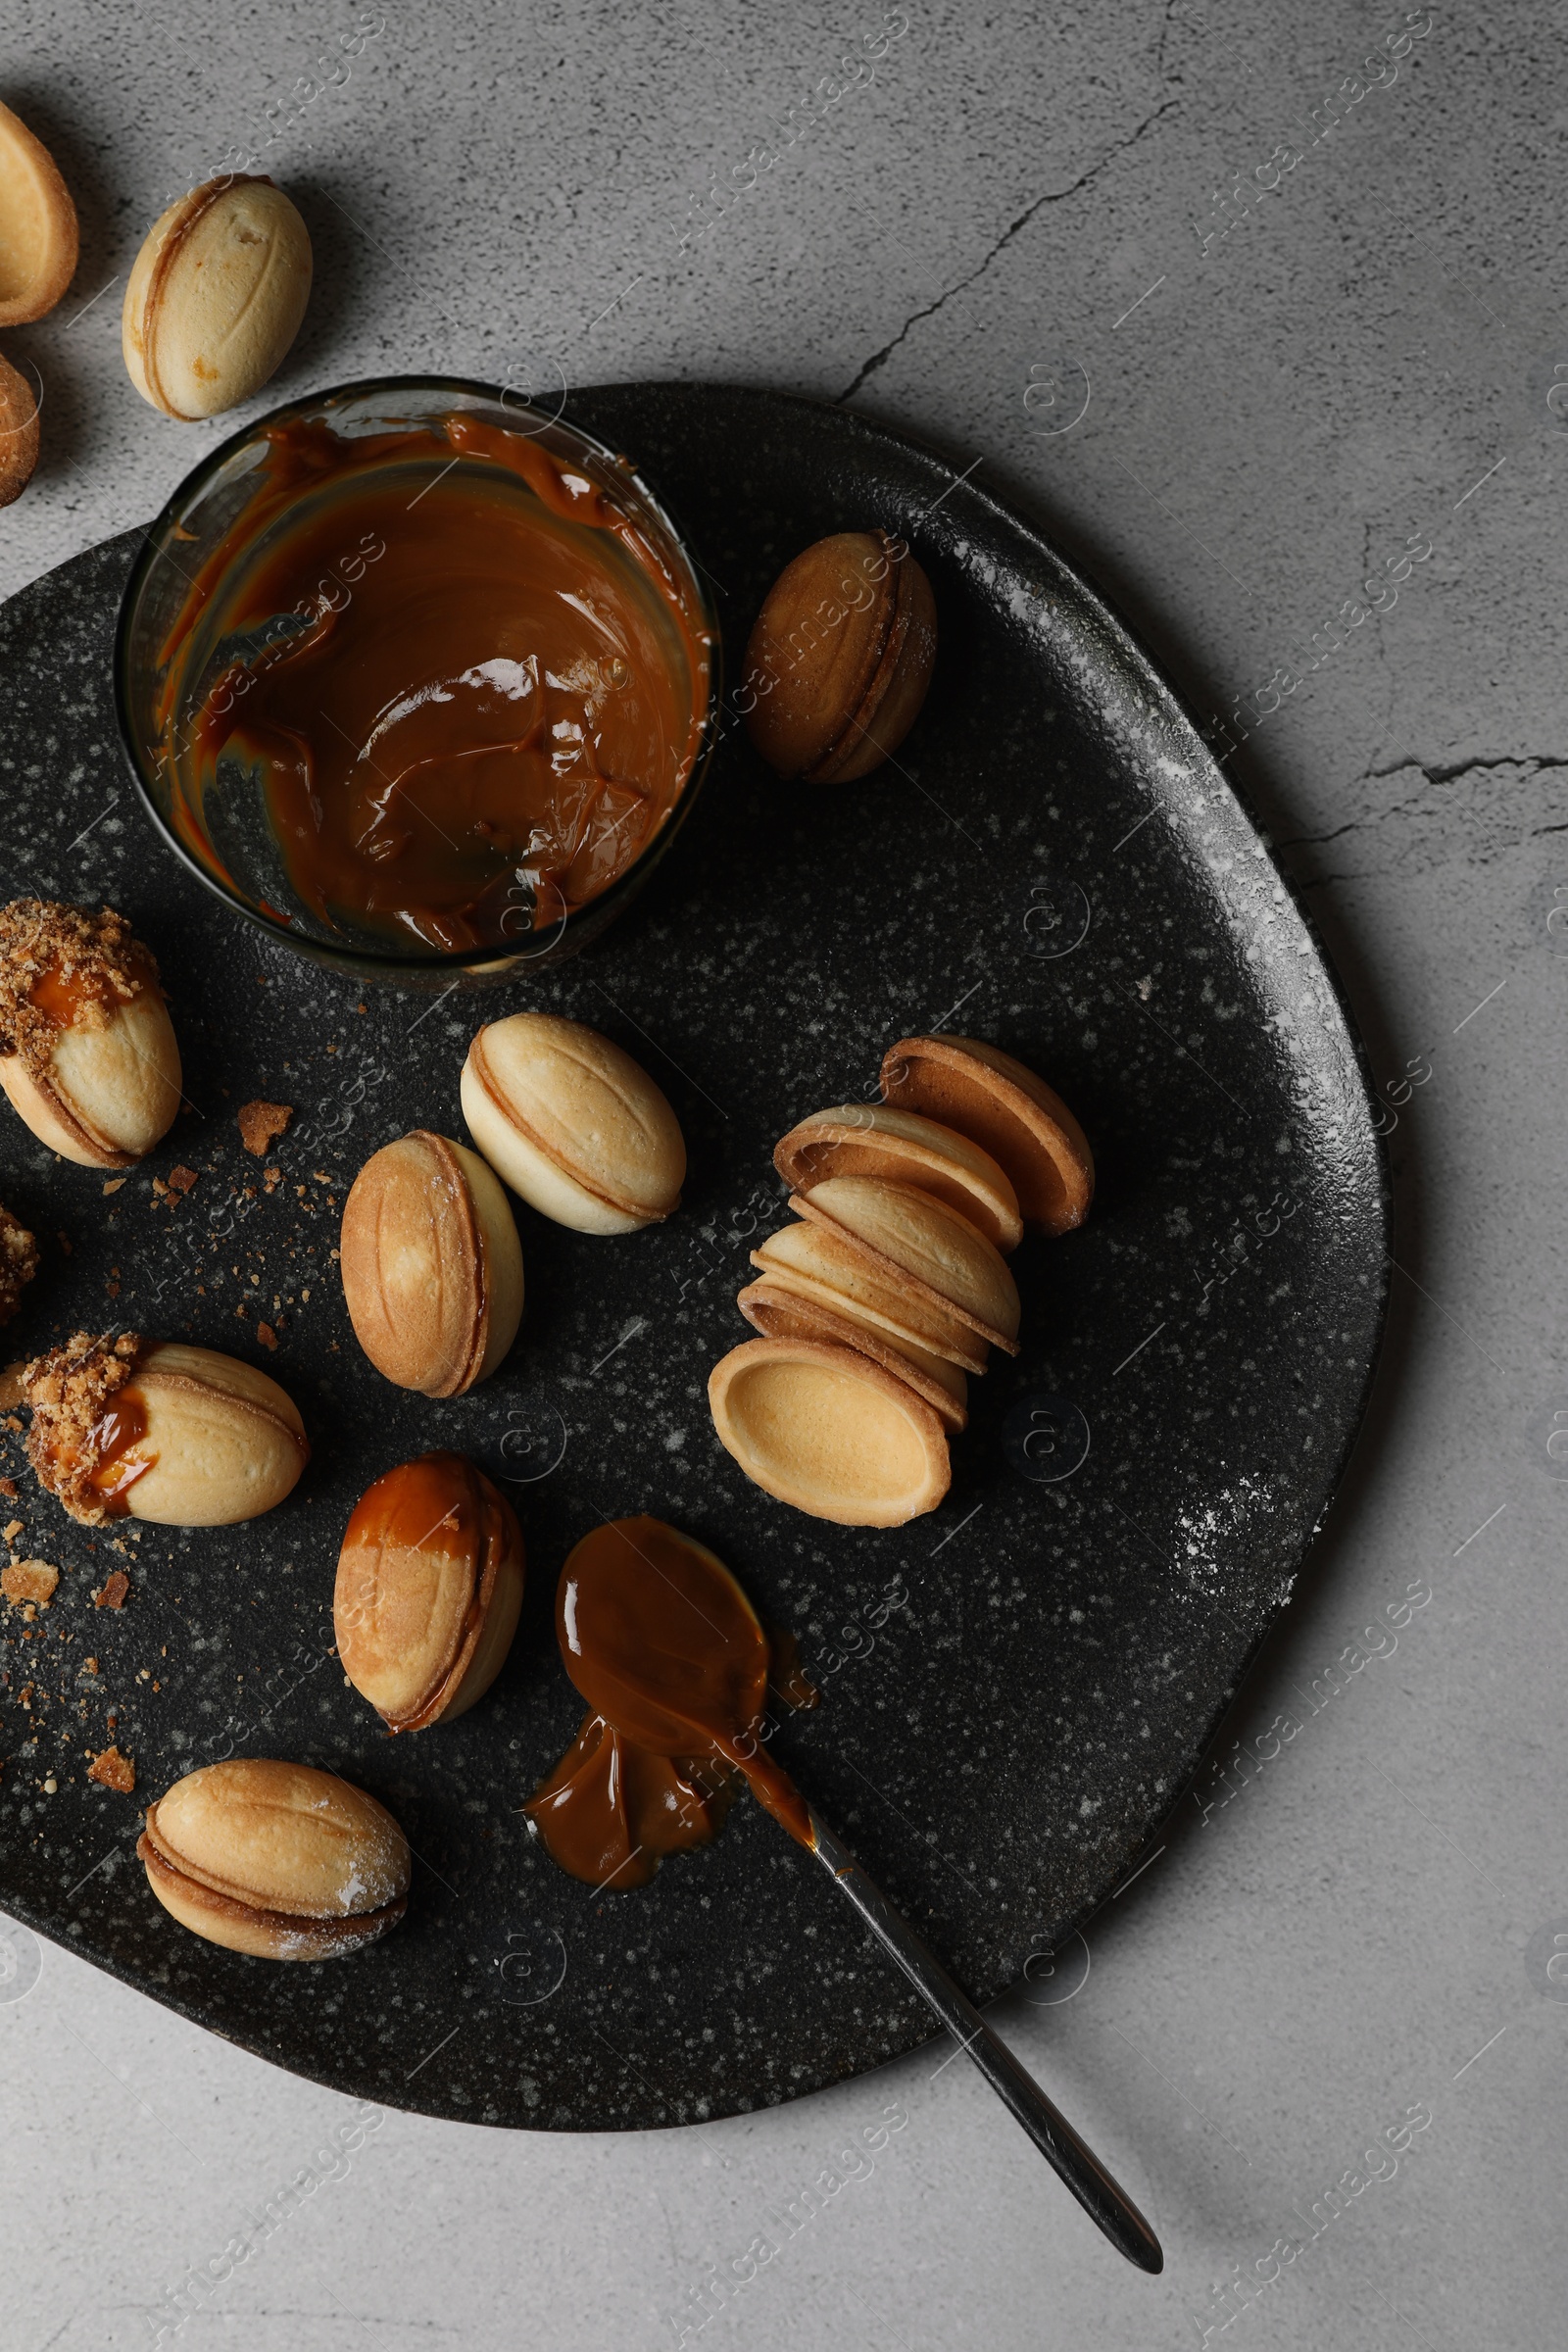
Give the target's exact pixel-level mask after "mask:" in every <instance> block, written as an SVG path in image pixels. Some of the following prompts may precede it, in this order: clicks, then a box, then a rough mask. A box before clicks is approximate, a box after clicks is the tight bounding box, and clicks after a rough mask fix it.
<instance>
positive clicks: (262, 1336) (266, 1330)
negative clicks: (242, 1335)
mask: <svg viewBox="0 0 1568 2352" xmlns="http://www.w3.org/2000/svg"><path fill="white" fill-rule="evenodd" d="M256 1337H257V1338H258V1339H259V1340H260V1341H261V1343H262V1346H263V1347H264V1348H275V1347H276V1346H277V1334H276V1332H275V1331H274V1330H273V1329H272V1326H271V1325H270V1323H258V1324H257V1326H256Z"/></svg>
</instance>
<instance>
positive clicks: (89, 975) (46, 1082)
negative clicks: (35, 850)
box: [0, 899, 181, 1168]
mask: <svg viewBox="0 0 1568 2352" xmlns="http://www.w3.org/2000/svg"><path fill="white" fill-rule="evenodd" d="M0 1086H3V1087H4V1089H5V1091H6V1094H7V1096H8V1097H9V1098H10V1101H11V1104H12V1107H13V1108H14V1109H15V1110H16V1111H17V1113H18V1115H19V1116H20V1117H21V1118H22V1119H24V1120H25V1122H26V1124H27V1126H28V1127H30V1128H31V1130H32V1132H33V1134H34V1135H35V1136H36V1137H37V1138H38V1141H39V1142H40V1143H41V1144H46V1145H47V1146H48V1147H49V1149H50V1151H51V1152H59V1153H60V1155H61V1157H62V1158H63V1159H71V1160H74V1161H75V1162H76V1164H77V1165H78V1166H79V1167H84V1168H128V1167H130V1166H132V1165H133V1164H134V1162H135V1161H136V1160H138V1159H141V1158H143V1157H145V1155H146V1154H147V1152H150V1151H151V1150H152V1148H153V1146H154V1145H155V1144H156V1143H157V1142H158V1141H159V1139H160V1138H161V1137H162V1136H163V1135H165V1134H166V1133H167V1132H168V1130H169V1128H170V1127H171V1126H172V1123H173V1119H174V1114H175V1112H176V1111H177V1110H178V1108H179V1105H180V1099H181V1098H180V1066H179V1048H178V1046H177V1045H176V1044H175V1042H174V1031H173V1026H172V1023H171V1021H170V1018H169V1007H168V1006H167V1005H166V1004H165V1003H164V992H163V990H162V989H161V988H160V986H159V984H158V966H157V964H156V963H155V962H154V960H153V958H152V956H151V954H150V953H149V951H148V950H147V949H146V948H145V947H143V945H142V944H141V942H140V940H138V939H136V938H135V937H134V935H133V934H132V932H131V928H130V925H129V923H127V922H126V920H125V918H124V916H123V915H121V914H116V913H115V912H114V911H113V910H112V909H111V908H110V907H104V908H102V909H101V910H100V911H99V912H98V913H96V914H95V913H93V912H92V911H91V909H90V908H88V907H72V906H67V905H63V904H61V903H59V902H57V901H54V900H48V899H15V900H13V901H12V903H11V905H10V906H8V907H3V908H0Z"/></svg>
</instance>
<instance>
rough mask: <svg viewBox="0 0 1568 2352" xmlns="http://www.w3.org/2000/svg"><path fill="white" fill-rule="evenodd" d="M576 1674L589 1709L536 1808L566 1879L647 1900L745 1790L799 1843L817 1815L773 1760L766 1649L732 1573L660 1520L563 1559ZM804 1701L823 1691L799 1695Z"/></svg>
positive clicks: (611, 1526)
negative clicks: (665, 1866) (634, 1891)
mask: <svg viewBox="0 0 1568 2352" xmlns="http://www.w3.org/2000/svg"><path fill="white" fill-rule="evenodd" d="M556 1630H557V1633H558V1635H559V1636H560V1640H561V1655H562V1659H563V1662H564V1666H565V1669H566V1672H567V1674H568V1675H569V1676H570V1678H571V1680H572V1682H573V1683H574V1684H575V1685H576V1687H577V1689H578V1690H579V1691H581V1693H582V1695H583V1697H584V1698H585V1699H586V1700H587V1701H588V1715H587V1717H586V1720H585V1721H584V1722H583V1724H582V1726H581V1729H580V1730H579V1731H578V1734H577V1737H576V1739H575V1740H573V1741H572V1744H571V1746H570V1747H569V1748H568V1749H567V1751H566V1753H565V1754H564V1756H563V1757H562V1759H561V1762H560V1763H559V1764H558V1765H557V1766H556V1768H555V1770H554V1771H553V1772H552V1773H551V1774H550V1775H549V1777H548V1778H547V1779H546V1780H545V1781H544V1783H543V1784H542V1786H541V1787H540V1788H539V1789H538V1790H537V1791H536V1792H535V1794H534V1796H533V1797H532V1799H531V1800H530V1802H529V1804H528V1806H527V1813H528V1818H529V1821H530V1823H531V1824H532V1826H533V1828H534V1830H535V1831H536V1832H537V1834H538V1836H539V1837H540V1838H541V1839H542V1840H543V1842H544V1845H545V1847H546V1849H547V1851H548V1852H549V1853H550V1854H551V1856H552V1857H553V1858H554V1860H555V1861H557V1862H558V1863H559V1864H560V1865H561V1867H562V1869H563V1870H566V1871H569V1872H570V1873H571V1875H572V1877H573V1878H577V1879H584V1880H586V1881H587V1882H588V1884H589V1885H590V1886H593V1887H613V1889H614V1890H615V1891H616V1892H617V1893H618V1892H619V1891H620V1890H621V1888H623V1887H642V1886H646V1885H647V1883H648V1881H649V1880H650V1879H651V1878H652V1877H653V1875H654V1872H655V1871H656V1870H657V1869H658V1867H659V1865H660V1863H661V1861H662V1859H663V1858H664V1856H665V1855H666V1854H673V1853H679V1852H681V1851H683V1850H684V1849H685V1848H687V1847H689V1846H694V1845H704V1844H706V1843H707V1842H708V1840H709V1839H710V1838H713V1837H715V1836H716V1835H717V1832H718V1830H719V1828H720V1826H721V1824H722V1822H723V1818H724V1815H725V1813H726V1811H727V1810H728V1807H729V1804H730V1801H731V1800H732V1798H733V1796H734V1793H735V1791H736V1789H738V1788H739V1787H740V1785H741V1784H742V1782H743V1781H744V1783H745V1784H746V1785H747V1786H749V1787H750V1789H751V1791H752V1793H753V1795H754V1796H755V1797H756V1798H757V1799H758V1801H759V1802H760V1804H762V1805H764V1806H765V1807H766V1809H767V1810H768V1812H769V1813H771V1814H772V1815H773V1817H774V1819H775V1820H776V1821H778V1822H779V1823H781V1824H782V1826H783V1827H784V1828H785V1829H786V1830H788V1832H789V1833H790V1836H791V1837H792V1838H799V1839H800V1841H801V1843H802V1844H803V1845H809V1844H810V1842H811V1823H810V1815H809V1812H808V1810H807V1806H806V1801H805V1799H804V1797H803V1796H802V1795H801V1793H800V1791H799V1789H797V1788H796V1787H795V1784H794V1782H793V1781H792V1780H791V1779H790V1778H789V1776H788V1774H787V1773H785V1772H784V1771H783V1769H782V1768H781V1767H780V1766H779V1765H778V1764H776V1763H775V1762H774V1761H773V1759H772V1758H771V1757H770V1756H769V1755H767V1754H766V1752H765V1750H764V1748H763V1746H762V1741H763V1740H765V1738H766V1736H767V1723H766V1716H765V1712H764V1710H765V1705H766V1695H767V1683H768V1673H769V1667H770V1664H771V1662H772V1650H771V1646H770V1644H769V1642H768V1637H767V1635H766V1633H765V1632H764V1630H763V1628H762V1625H761V1622H760V1619H759V1618H758V1616H757V1614H756V1611H755V1610H754V1609H753V1608H752V1605H751V1603H750V1601H749V1600H748V1599H747V1598H746V1595H745V1593H743V1592H742V1591H741V1589H740V1587H739V1585H738V1584H737V1583H736V1582H735V1579H734V1578H733V1577H732V1576H731V1575H730V1572H729V1570H728V1569H727V1568H726V1567H725V1566H724V1564H723V1562H722V1561H721V1560H719V1559H718V1558H716V1557H715V1555H714V1554H713V1553H712V1552H711V1551H710V1550H709V1549H708V1548H707V1546H706V1545H705V1544H698V1543H696V1542H695V1541H694V1540H693V1539H692V1538H691V1537H690V1536H684V1535H682V1534H681V1533H680V1532H679V1530H678V1529H676V1528H673V1527H669V1526H666V1525H665V1523H664V1521H663V1520H662V1519H649V1518H636V1519H617V1520H614V1521H613V1522H612V1521H607V1522H606V1523H605V1525H604V1526H603V1527H598V1528H595V1529H594V1531H593V1533H592V1534H591V1535H587V1536H584V1538H583V1540H582V1542H581V1543H580V1544H577V1545H576V1547H575V1549H574V1550H573V1551H572V1552H571V1553H570V1554H569V1556H568V1558H567V1560H566V1564H565V1566H564V1568H563V1570H562V1572H561V1585H560V1588H559V1590H558V1593H557V1595H556ZM782 1680H783V1681H784V1685H785V1695H786V1696H788V1697H790V1698H791V1699H792V1700H793V1701H795V1703H799V1702H800V1700H801V1698H802V1697H809V1698H812V1699H814V1695H815V1694H814V1692H809V1691H792V1690H791V1689H790V1688H789V1685H790V1683H791V1682H792V1681H793V1680H795V1677H794V1676H793V1674H792V1673H791V1672H790V1671H789V1667H788V1661H786V1671H785V1673H784V1675H783V1677H782Z"/></svg>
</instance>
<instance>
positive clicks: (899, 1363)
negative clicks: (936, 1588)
mask: <svg viewBox="0 0 1568 2352" xmlns="http://www.w3.org/2000/svg"><path fill="white" fill-rule="evenodd" d="M881 1096H882V1099H881V1101H880V1102H877V1103H842V1104H840V1105H838V1106H837V1107H836V1108H834V1109H830V1110H819V1111H815V1112H813V1113H812V1115H811V1116H810V1117H809V1118H806V1119H802V1120H801V1121H800V1123H799V1125H797V1126H795V1127H792V1128H791V1130H790V1132H789V1134H788V1135H786V1136H785V1137H784V1139H783V1141H782V1142H781V1143H780V1144H779V1146H778V1149H777V1150H776V1151H775V1152H774V1154H773V1161H774V1165H775V1166H776V1167H777V1169H778V1172H779V1174H780V1175H781V1176H782V1177H783V1179H784V1181H785V1183H786V1184H787V1185H788V1186H789V1187H790V1201H789V1205H790V1208H791V1209H792V1211H793V1212H794V1216H795V1220H796V1221H795V1222H794V1223H793V1224H790V1225H785V1226H783V1227H782V1228H781V1229H780V1230H779V1232H777V1233H775V1234H771V1235H770V1236H769V1237H768V1239H767V1240H766V1241H765V1242H763V1243H762V1245H761V1247H760V1249H758V1250H754V1251H753V1252H752V1263H753V1265H754V1266H755V1267H756V1268H757V1271H758V1280H757V1281H755V1282H753V1283H750V1284H748V1286H747V1287H746V1289H745V1290H743V1291H742V1292H741V1294H740V1297H739V1299H738V1300H737V1304H738V1305H739V1307H740V1309H741V1312H742V1314H744V1315H745V1317H746V1318H747V1320H748V1322H750V1323H751V1324H753V1325H754V1326H755V1327H756V1329H757V1331H758V1332H759V1333H760V1335H761V1336H760V1338H758V1339H755V1340H750V1341H748V1342H746V1344H745V1345H744V1346H742V1347H739V1348H732V1349H731V1351H730V1353H729V1354H728V1355H726V1356H725V1357H724V1359H723V1361H722V1362H721V1363H719V1364H716V1365H715V1366H714V1368H713V1371H712V1373H711V1376H710V1379H709V1383H708V1395H709V1403H710V1405H711V1410H712V1415H713V1426H714V1428H715V1430H716V1431H717V1433H718V1437H719V1441H720V1443H721V1444H722V1445H723V1446H725V1448H726V1449H727V1450H728V1451H729V1452H730V1453H731V1454H732V1455H733V1456H734V1458H735V1460H736V1461H737V1462H738V1463H739V1464H740V1466H741V1468H742V1469H743V1470H744V1471H745V1472H746V1475H747V1477H748V1478H750V1479H752V1480H754V1481H755V1483H756V1484H757V1485H758V1486H760V1487H761V1488H762V1489H763V1490H764V1491H765V1492H766V1493H767V1494H769V1495H774V1496H776V1498H777V1499H778V1500H779V1501H780V1502H786V1503H789V1504H791V1505H793V1506H794V1508H795V1509H797V1510H802V1511H807V1512H809V1513H810V1515H811V1516H812V1517H813V1518H817V1519H831V1520H836V1521H837V1522H838V1523H839V1524H840V1525H841V1526H846V1527H902V1526H903V1525H904V1524H905V1522H906V1521H907V1520H909V1519H914V1518H917V1517H918V1516H919V1515H920V1514H921V1513H922V1512H924V1511H933V1510H935V1509H936V1507H937V1505H938V1503H940V1502H941V1500H942V1498H943V1496H944V1495H946V1494H947V1492H948V1488H949V1485H950V1483H951V1479H952V1465H951V1462H950V1458H949V1453H948V1440H949V1438H950V1437H951V1436H956V1435H957V1433H958V1432H959V1431H961V1430H962V1429H963V1428H964V1426H965V1424H966V1422H967V1419H968V1378H967V1376H968V1375H969V1374H971V1373H983V1372H984V1371H985V1369H986V1365H987V1362H988V1360H989V1357H990V1352H991V1349H992V1348H1003V1349H1005V1352H1006V1353H1007V1354H1009V1355H1016V1354H1017V1352H1018V1324H1019V1305H1018V1290H1017V1285H1016V1284H1015V1283H1014V1281H1013V1278H1012V1274H1011V1271H1010V1270H1009V1268H1008V1266H1007V1263H1006V1255H1007V1253H1008V1252H1010V1251H1011V1250H1014V1249H1015V1248H1016V1247H1017V1245H1018V1243H1019V1242H1020V1241H1021V1240H1022V1239H1023V1236H1024V1234H1025V1233H1026V1232H1028V1231H1034V1232H1037V1233H1044V1234H1052V1235H1055V1234H1063V1233H1068V1232H1070V1231H1071V1230H1072V1229H1073V1227H1074V1226H1076V1225H1081V1224H1082V1222H1083V1220H1084V1218H1085V1216H1086V1215H1087V1213H1088V1210H1089V1204H1090V1201H1091V1200H1092V1199H1093V1197H1094V1189H1095V1168H1094V1159H1093V1156H1092V1154H1091V1152H1090V1150H1089V1145H1088V1142H1087V1140H1086V1138H1085V1136H1084V1132H1083V1129H1082V1128H1081V1127H1080V1126H1079V1124H1078V1122H1077V1120H1076V1119H1075V1118H1074V1117H1073V1115H1072V1112H1071V1111H1070V1110H1069V1109H1068V1108H1067V1105H1066V1104H1065V1103H1063V1102H1062V1101H1061V1099H1060V1097H1059V1096H1057V1095H1056V1094H1054V1092H1053V1091H1052V1089H1051V1088H1050V1087H1049V1086H1047V1085H1046V1083H1045V1081H1044V1080H1043V1079H1041V1078H1038V1077H1037V1076H1036V1075H1035V1073H1034V1072H1033V1071H1032V1070H1030V1069H1028V1068H1026V1067H1025V1065H1024V1064H1023V1063H1022V1062H1020V1061H1016V1060H1014V1058H1013V1057H1012V1055H1011V1054H1005V1053H1003V1052H1002V1051H1001V1050H1000V1049H999V1048H998V1047H996V1046H990V1045H984V1044H981V1043H980V1042H978V1041H977V1040H975V1039H973V1038H963V1037H906V1038H901V1039H900V1041H899V1043H898V1044H897V1045H895V1046H892V1047H890V1048H889V1050H888V1053H887V1054H886V1055H885V1056H884V1058H883V1063H882V1073H881Z"/></svg>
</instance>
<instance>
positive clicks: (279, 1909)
mask: <svg viewBox="0 0 1568 2352" xmlns="http://www.w3.org/2000/svg"><path fill="white" fill-rule="evenodd" d="M136 1852H137V1854H138V1856H139V1857H140V1859H141V1861H142V1862H143V1864H144V1865H145V1867H146V1871H147V1883H148V1885H149V1886H150V1887H151V1888H152V1890H153V1892H154V1894H155V1895H156V1896H157V1897H158V1900H159V1901H160V1902H161V1903H162V1904H163V1906H164V1909H165V1910H166V1911H167V1912H169V1914H170V1915H171V1917H172V1918H173V1919H177V1920H178V1922H179V1924H180V1926H181V1927H184V1928H189V1929H190V1931H191V1933H192V1934H193V1935H196V1936H205V1938H206V1939H207V1941H208V1942H209V1943H221V1944H223V1945H224V1946H225V1947H226V1948H227V1949H228V1950H229V1951H231V1952H250V1953H253V1954H254V1955H255V1956H256V1957H258V1958H260V1959H264V1960H332V1959H336V1958H338V1957H339V1956H340V1955H342V1954H344V1953H347V1952H352V1951H357V1950H358V1949H359V1948H360V1946H361V1945H362V1944H366V1943H371V1942H373V1941H374V1939H375V1938H376V1936H384V1935H385V1934H386V1931H387V1929H388V1928H392V1927H396V1925H397V1923H398V1921H399V1920H400V1919H401V1918H402V1917H403V1914H404V1912H405V1911H406V1910H407V1908H408V1901H409V1879H410V1864H409V1844H408V1839H407V1838H405V1837H404V1835H403V1832H402V1830H401V1829H400V1828H399V1827H398V1825H397V1823H396V1822H395V1821H394V1820H393V1818H392V1816H391V1814H390V1813H389V1812H388V1811H387V1809H386V1807H385V1806H384V1805H381V1804H377V1802H376V1800H375V1798H374V1797H373V1796H368V1795H367V1794H366V1792H365V1790H364V1789H356V1788H355V1787H354V1786H353V1784H352V1783H351V1782H349V1781H340V1780H339V1779H338V1777H337V1775H336V1774H335V1773H332V1772H319V1771H317V1770H315V1769H314V1768H313V1767H312V1766H310V1765H308V1764H285V1763H280V1762H277V1761H275V1760H274V1759H272V1758H270V1757H255V1758H247V1759H241V1758H237V1757H236V1758H232V1759H230V1760H228V1761H226V1762H224V1763H221V1764H205V1765H203V1766H202V1767H201V1768H200V1770H198V1771H196V1772H191V1773H187V1774H186V1776H185V1778H184V1779H183V1780H182V1781H176V1782H175V1783H174V1786H173V1787H172V1789H170V1790H169V1792H168V1794H167V1795H166V1796H162V1797H160V1798H159V1800H158V1802H157V1803H156V1804H154V1805H150V1806H149V1807H148V1809H147V1826H146V1828H145V1829H144V1831H143V1832H142V1835H141V1837H140V1838H138V1840H137V1843H136Z"/></svg>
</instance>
